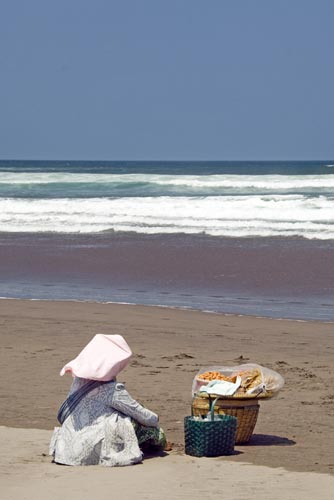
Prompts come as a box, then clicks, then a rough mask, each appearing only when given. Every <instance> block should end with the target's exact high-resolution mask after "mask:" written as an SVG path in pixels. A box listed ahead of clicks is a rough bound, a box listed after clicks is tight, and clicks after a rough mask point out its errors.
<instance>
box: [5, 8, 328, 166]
mask: <svg viewBox="0 0 334 500" xmlns="http://www.w3.org/2000/svg"><path fill="white" fill-rule="evenodd" d="M333 23H334V2H333V0H313V1H310V0H279V1H277V0H209V1H204V0H117V1H114V0H90V1H88V0H57V1H54V0H29V1H26V0H1V2H0V159H49V160H57V159H59V160H61V159H66V160H269V159H271V160H284V159H291V160H298V159H301V160H312V159H331V160H332V159H334V134H333V116H334V99H333V89H334V57H333V52H334V50H333V49H334V39H333Z"/></svg>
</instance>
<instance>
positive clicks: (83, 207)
mask: <svg viewBox="0 0 334 500" xmlns="http://www.w3.org/2000/svg"><path fill="white" fill-rule="evenodd" d="M0 230H1V231H2V232H59V233H96V232H101V231H135V232H138V233H148V234H153V233H180V232H182V233H188V234H197V233H204V234H208V235H213V236H234V237H243V236H303V237H305V238H317V239H334V200H331V199H328V198H325V197H323V196H320V197H316V198H307V197H304V196H301V195H287V196H282V195H275V196H269V195H265V196H239V197H233V196H226V197H214V196H211V197H203V198H201V197H197V198H187V197H179V198H175V197H174V198H170V197H159V198H154V197H148V198H119V199H106V198H90V199H53V200H50V199H47V200H46V199H44V200H36V199H29V200H28V199H11V198H7V199H0Z"/></svg>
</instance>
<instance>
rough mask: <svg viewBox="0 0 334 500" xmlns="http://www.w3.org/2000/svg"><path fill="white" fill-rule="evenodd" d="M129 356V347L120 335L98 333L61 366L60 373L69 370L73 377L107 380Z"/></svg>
mask: <svg viewBox="0 0 334 500" xmlns="http://www.w3.org/2000/svg"><path fill="white" fill-rule="evenodd" d="M131 356H132V352H131V349H130V347H129V346H128V344H127V343H126V342H125V340H124V339H123V337H122V336H121V335H103V334H102V333H99V334H97V335H95V337H93V338H92V340H91V341H90V342H89V343H88V344H87V345H86V347H85V348H84V349H83V350H82V351H81V352H80V354H79V355H78V356H77V357H76V358H75V359H73V360H72V361H70V362H69V363H67V364H66V365H65V366H64V367H63V368H62V370H61V372H60V375H65V373H67V372H71V373H72V376H73V377H81V378H88V379H90V380H101V381H108V380H111V379H113V378H114V377H116V375H117V374H118V373H119V372H120V371H121V370H123V368H125V367H126V365H127V364H128V363H129V361H130V358H131Z"/></svg>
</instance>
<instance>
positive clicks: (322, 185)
mask: <svg viewBox="0 0 334 500" xmlns="http://www.w3.org/2000/svg"><path fill="white" fill-rule="evenodd" d="M0 229H1V231H2V232H15V233H19V232H30V233H44V232H47V233H77V234H79V233H80V234H89V233H102V232H135V233H144V234H166V233H169V234H179V233H182V234H205V235H209V236H226V237H256V238H261V237H271V236H281V237H291V236H294V237H302V238H308V239H319V240H320V239H322V240H323V239H326V240H330V239H334V164H333V162H332V161H314V162H190V161H188V162H158V161H157V162H57V161H38V162H37V161H35V162H33V161H1V162H0Z"/></svg>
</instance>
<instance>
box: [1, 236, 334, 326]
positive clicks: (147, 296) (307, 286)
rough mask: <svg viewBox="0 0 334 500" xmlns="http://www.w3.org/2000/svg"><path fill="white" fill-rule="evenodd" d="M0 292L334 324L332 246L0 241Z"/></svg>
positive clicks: (144, 239) (193, 239) (174, 240)
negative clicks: (330, 322) (331, 322)
mask: <svg viewBox="0 0 334 500" xmlns="http://www.w3.org/2000/svg"><path fill="white" fill-rule="evenodd" d="M0 276H1V282H0V296H3V297H17V298H37V299H51V300H54V299H56V300H57V299H58V300H63V299H77V298H79V299H82V300H92V301H95V300H98V301H112V302H130V303H136V304H146V305H148V304H155V305H158V304H161V305H170V306H186V307H193V308H195V309H201V310H205V309H209V310H213V311H219V312H228V313H236V314H238V313H241V314H251V315H254V314H255V315H264V316H269V317H288V318H296V319H303V318H306V319H315V320H317V319H318V320H324V321H327V320H330V321H332V320H334V312H333V311H334V248H333V245H332V244H331V243H330V242H328V241H327V242H326V241H324V242H321V241H310V240H297V239H273V238H271V239H270V238H263V239H233V238H231V239H228V238H210V237H205V236H203V237H202V236H200V235H199V236H186V235H183V236H182V235H170V236H168V235H164V236H163V237H162V236H160V235H152V236H149V235H133V234H123V235H117V234H103V235H101V234H99V235H76V236H73V235H61V236H60V235H48V234H46V235H38V236H37V235H30V234H20V235H15V234H14V235H11V234H3V235H1V237H0Z"/></svg>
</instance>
